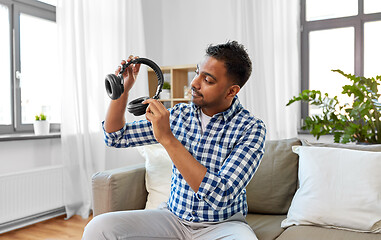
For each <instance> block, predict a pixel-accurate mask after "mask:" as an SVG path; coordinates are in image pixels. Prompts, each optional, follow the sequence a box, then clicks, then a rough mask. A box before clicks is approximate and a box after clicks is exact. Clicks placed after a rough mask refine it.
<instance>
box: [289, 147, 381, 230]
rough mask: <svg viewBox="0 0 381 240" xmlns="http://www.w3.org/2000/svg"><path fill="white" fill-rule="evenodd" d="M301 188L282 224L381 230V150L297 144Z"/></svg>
mask: <svg viewBox="0 0 381 240" xmlns="http://www.w3.org/2000/svg"><path fill="white" fill-rule="evenodd" d="M296 151H297V152H298V154H299V180H300V188H299V189H298V190H297V192H296V194H295V196H294V199H293V200H292V204H291V207H290V209H289V212H288V215H287V219H286V220H284V221H283V222H282V227H289V226H291V225H318V226H325V227H333V228H343V229H350V230H353V231H364V232H365V231H368V232H381V226H380V224H379V223H380V222H381V199H380V196H381V179H380V178H379V173H380V172H381V161H380V159H381V153H380V152H369V151H358V150H350V149H341V148H328V147H319V148H317V147H306V146H302V147H297V148H296Z"/></svg>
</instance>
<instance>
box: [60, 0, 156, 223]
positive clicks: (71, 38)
mask: <svg viewBox="0 0 381 240" xmlns="http://www.w3.org/2000/svg"><path fill="white" fill-rule="evenodd" d="M57 25H58V29H59V30H58V31H59V39H60V47H61V49H60V61H58V64H60V66H61V71H60V73H59V74H58V76H59V77H60V79H61V82H62V83H63V85H62V88H59V86H57V89H56V91H60V90H61V89H62V91H63V98H62V124H61V139H62V152H63V161H64V163H63V165H64V202H65V207H66V213H67V217H68V218H70V217H71V216H73V215H75V214H78V215H81V216H82V217H84V218H86V217H88V215H89V213H90V209H91V207H92V205H91V176H92V174H94V173H95V172H96V171H100V170H104V169H105V166H106V160H107V159H108V157H109V155H112V158H118V157H120V158H123V157H124V156H126V153H120V154H119V153H115V152H110V151H109V150H108V149H106V147H105V144H104V142H103V132H102V128H101V122H102V121H103V119H104V117H105V113H106V110H107V106H108V103H109V101H110V99H109V98H108V96H107V95H106V92H105V87H104V77H105V75H106V74H108V73H113V72H114V71H115V69H116V68H117V66H118V65H119V64H120V61H121V60H122V59H126V58H127V57H128V56H129V55H130V54H134V55H140V56H144V53H145V49H144V28H143V16H142V8H141V2H140V1H124V0H113V1H102V0H81V1H77V0H59V1H58V4H57ZM145 72H146V71H141V74H140V77H139V79H138V80H137V83H136V84H135V86H134V91H133V92H134V93H135V94H131V96H130V98H131V99H133V98H134V97H135V96H134V95H137V96H141V95H148V87H147V79H146V74H144V73H145ZM128 118H130V117H128ZM122 154H123V155H122Z"/></svg>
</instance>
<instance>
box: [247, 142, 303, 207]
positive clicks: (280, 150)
mask: <svg viewBox="0 0 381 240" xmlns="http://www.w3.org/2000/svg"><path fill="white" fill-rule="evenodd" d="M299 145H301V142H300V140H298V139H296V138H293V139H285V140H275V141H266V144H265V153H264V155H263V159H262V162H261V164H260V166H259V168H258V170H257V172H256V173H255V175H254V177H253V179H252V180H251V182H250V183H249V184H248V186H247V187H246V192H247V204H248V206H249V212H250V213H261V214H286V213H287V211H288V208H289V207H290V204H291V201H292V198H293V196H294V193H295V191H296V188H297V179H298V155H297V154H295V153H293V152H292V146H299Z"/></svg>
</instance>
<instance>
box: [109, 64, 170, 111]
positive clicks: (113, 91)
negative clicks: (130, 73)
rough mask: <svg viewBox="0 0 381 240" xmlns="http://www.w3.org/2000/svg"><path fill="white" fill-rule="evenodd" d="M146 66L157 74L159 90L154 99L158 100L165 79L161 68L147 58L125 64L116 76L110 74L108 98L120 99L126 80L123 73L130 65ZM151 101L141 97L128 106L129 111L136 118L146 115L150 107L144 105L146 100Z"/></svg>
mask: <svg viewBox="0 0 381 240" xmlns="http://www.w3.org/2000/svg"><path fill="white" fill-rule="evenodd" d="M133 63H134V64H139V63H142V64H145V65H147V66H149V67H151V68H152V69H153V71H154V72H155V73H156V77H157V90H156V93H155V96H153V97H152V98H153V99H158V98H159V94H160V92H161V89H162V88H163V83H164V77H163V72H162V71H161V69H160V67H159V66H158V65H157V64H156V63H154V62H153V61H151V60H149V59H147V58H137V59H134V60H131V61H130V62H128V63H126V64H123V65H122V68H121V70H120V72H119V74H118V76H116V75H115V74H108V75H107V76H106V79H105V85H106V91H107V94H108V96H109V97H110V98H111V99H112V100H115V99H118V98H119V97H120V96H121V95H122V93H123V92H124V86H123V84H124V79H123V75H122V74H123V72H124V71H125V70H126V69H127V67H128V66H130V64H133ZM147 99H149V97H140V98H137V99H135V100H133V101H131V102H130V103H129V104H128V106H127V110H128V111H129V112H130V113H132V114H134V115H135V116H140V115H143V114H145V113H146V109H147V107H148V104H142V102H144V101H145V100H147Z"/></svg>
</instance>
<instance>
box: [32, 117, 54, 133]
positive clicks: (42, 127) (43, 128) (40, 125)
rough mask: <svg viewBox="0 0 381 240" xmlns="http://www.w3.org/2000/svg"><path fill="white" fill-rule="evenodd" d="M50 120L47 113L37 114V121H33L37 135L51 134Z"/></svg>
mask: <svg viewBox="0 0 381 240" xmlns="http://www.w3.org/2000/svg"><path fill="white" fill-rule="evenodd" d="M49 127H50V126H49V122H48V120H47V119H46V115H45V114H43V113H40V114H39V115H36V116H35V121H34V123H33V128H34V134H36V135H47V134H49Z"/></svg>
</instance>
